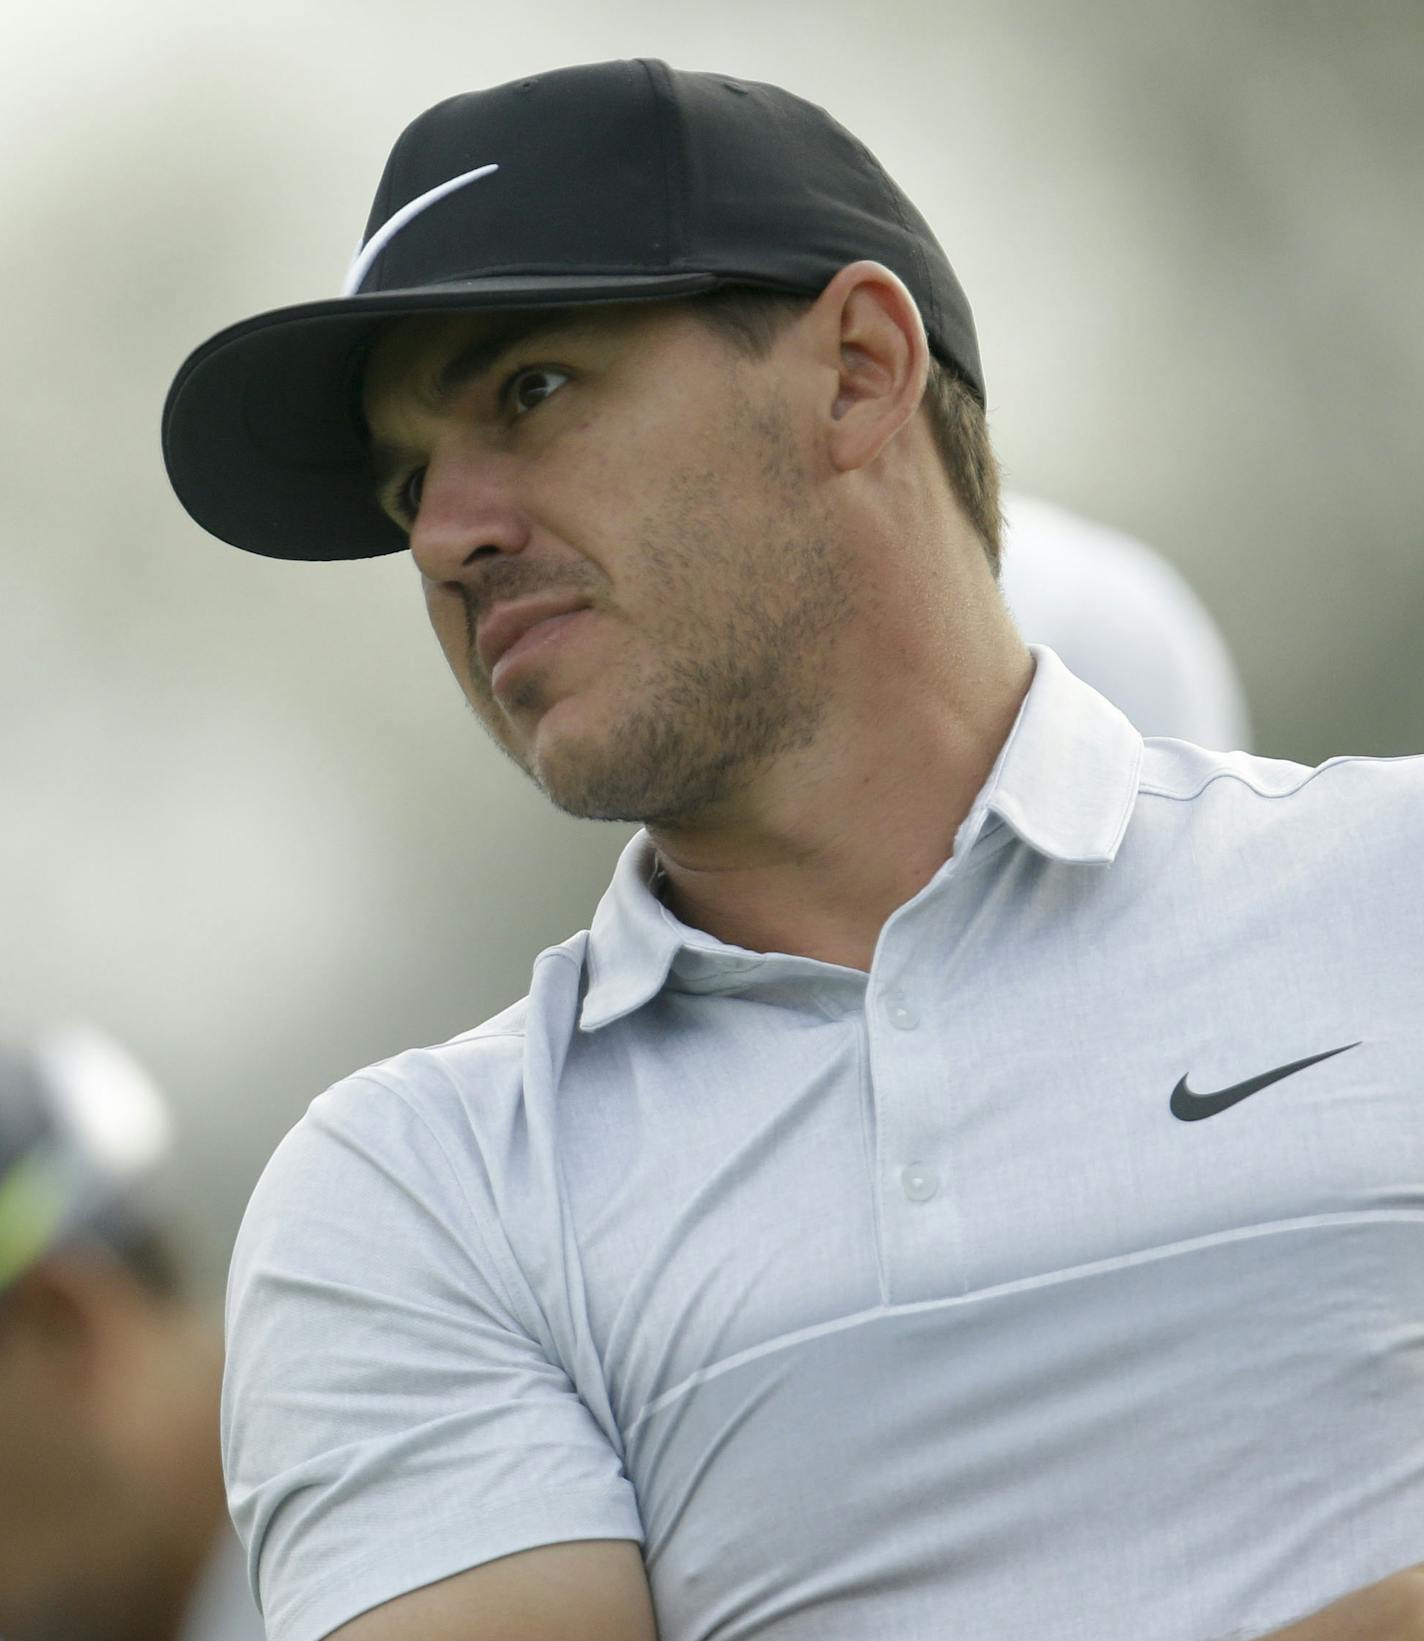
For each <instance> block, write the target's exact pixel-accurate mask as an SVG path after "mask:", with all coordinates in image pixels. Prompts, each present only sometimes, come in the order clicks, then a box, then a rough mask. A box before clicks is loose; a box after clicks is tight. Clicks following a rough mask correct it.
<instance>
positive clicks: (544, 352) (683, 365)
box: [366, 303, 853, 822]
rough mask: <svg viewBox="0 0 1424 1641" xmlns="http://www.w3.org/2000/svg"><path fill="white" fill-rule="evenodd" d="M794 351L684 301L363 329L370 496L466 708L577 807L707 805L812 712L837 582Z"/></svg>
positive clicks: (638, 816) (840, 618)
mask: <svg viewBox="0 0 1424 1641" xmlns="http://www.w3.org/2000/svg"><path fill="white" fill-rule="evenodd" d="M796 369H797V365H796V355H795V350H794V349H790V350H787V349H784V348H780V347H779V348H778V349H775V350H773V352H772V353H771V355H770V356H769V357H768V358H767V359H765V360H760V361H753V360H748V359H745V358H743V357H741V356H740V355H738V354H737V353H735V352H734V351H733V350H732V349H731V348H730V347H729V345H728V344H727V343H726V342H725V341H723V340H722V339H721V338H720V337H718V336H716V335H715V334H714V333H712V332H710V331H709V330H708V329H707V328H706V326H705V325H704V324H703V323H702V322H700V321H699V320H698V319H697V318H696V316H695V314H694V313H693V312H692V311H691V310H690V308H689V307H688V306H686V305H683V304H677V305H673V304H662V303H653V304H646V305H640V306H637V307H631V308H618V307H610V308H602V309H599V308H585V309H581V310H572V311H565V312H564V313H562V314H561V313H549V312H546V313H543V314H537V315H536V314H494V315H491V314H484V315H459V316H453V317H449V318H446V317H431V318H429V319H419V320H410V321H403V322H401V323H399V324H398V325H396V326H394V327H393V328H392V329H391V330H390V331H389V332H387V333H386V334H385V335H384V336H383V337H382V339H381V340H380V341H379V342H378V344H377V346H376V348H375V350H374V352H373V354H372V358H371V361H370V365H369V368H368V371H367V376H366V412H367V419H368V422H369V425H370V428H371V435H372V449H373V454H374V456H375V460H376V465H377V470H378V473H380V474H381V479H380V488H379V494H380V499H381V503H382V505H383V506H385V507H386V508H387V510H388V511H389V512H391V513H392V515H393V516H394V517H396V518H397V520H398V521H399V522H400V523H401V524H402V525H403V527H405V528H406V529H407V530H408V531H409V533H410V543H411V551H412V554H413V556H414V559H415V562H416V564H417V566H418V568H419V569H420V572H421V575H422V578H423V581H424V588H425V595H426V600H427V604H428V607H429V611H430V618H431V621H432V623H433V625H434V628H435V631H436V634H437V636H438V637H439V640H440V643H441V646H442V648H443V649H444V651H445V655H446V657H447V659H448V661H449V663H450V666H451V667H452V669H453V670H454V673H455V676H456V678H457V679H458V680H459V682H460V685H461V688H462V689H463V690H464V692H465V695H466V696H467V697H468V699H469V701H470V703H471V705H472V706H473V707H474V709H475V711H476V712H477V713H478V715H479V716H480V718H481V719H482V720H483V722H484V724H485V727H486V728H487V729H488V730H489V732H490V734H491V735H492V736H493V737H494V739H495V740H496V742H497V743H498V744H499V745H500V746H501V747H502V748H503V749H504V750H505V751H506V752H508V753H509V754H510V756H511V757H513V758H514V759H515V761H516V762H517V763H519V764H520V765H521V766H522V767H523V768H524V769H525V770H526V771H527V772H528V773H529V774H530V775H531V776H532V777H533V778H534V779H535V780H536V781H537V782H538V783H539V785H540V786H541V787H543V789H544V790H545V792H546V793H547V794H548V795H549V797H550V798H551V799H552V800H553V801H554V803H556V804H557V805H558V806H559V807H560V808H562V809H565V810H567V811H568V812H570V813H571V814H577V815H586V816H592V817H597V818H602V819H619V820H639V821H645V822H658V821H675V820H678V819H685V818H690V817H691V816H693V815H697V814H704V813H706V812H708V811H709V810H710V809H712V808H713V807H715V806H716V805H718V804H719V803H720V802H722V801H724V800H725V799H727V798H729V797H731V796H733V795H735V793H736V792H737V791H738V790H739V789H740V788H741V787H742V786H743V785H744V783H745V782H746V781H747V780H748V779H749V778H750V777H751V776H753V775H754V774H755V773H756V772H757V771H758V769H759V768H762V767H764V766H765V765H766V764H767V763H768V762H769V761H770V760H772V759H774V758H776V757H777V755H778V754H780V753H783V752H785V751H787V750H790V749H791V748H793V747H796V746H798V745H805V744H807V743H808V742H809V740H810V739H811V737H812V735H813V734H814V732H815V729H816V727H817V726H818V724H819V722H820V720H821V714H822V712H823V710H824V700H825V691H824V684H825V666H826V653H827V646H828V642H829V640H830V638H831V636H832V635H833V634H834V632H835V631H836V630H837V629H838V627H840V626H841V625H842V624H843V623H844V622H846V620H847V619H848V618H849V615H850V611H851V607H852V599H851V588H852V586H853V580H852V578H851V576H850V575H849V573H848V570H847V567H846V565H845V564H844V563H843V553H842V551H841V549H840V548H839V546H838V544H837V540H836V537H835V536H834V533H833V532H832V531H831V529H830V528H829V527H828V525H829V519H828V510H827V508H826V506H825V502H824V497H823V493H822V492H821V491H820V490H819V489H818V481H817V478H816V474H815V467H814V462H813V460H812V455H811V450H810V439H809V437H808V436H807V434H806V433H804V432H803V431H802V430H801V429H802V427H803V426H804V425H805V423H806V421H807V418H806V417H805V416H804V415H800V414H799V411H800V410H801V409H802V408H803V407H804V406H805V405H806V404H807V403H808V402H809V399H808V394H807V385H806V384H807V382H808V380H809V378H807V377H806V376H805V375H804V373H803V374H802V376H801V377H800V378H799V379H798V377H797V375H796ZM538 618H543V619H542V620H539V619H538ZM531 622H532V623H535V624H532V625H531Z"/></svg>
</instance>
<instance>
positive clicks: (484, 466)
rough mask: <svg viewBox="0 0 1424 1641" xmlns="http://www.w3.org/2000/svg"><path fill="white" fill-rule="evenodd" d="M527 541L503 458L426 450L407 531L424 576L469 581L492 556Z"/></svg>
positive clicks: (517, 550)
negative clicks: (428, 452) (417, 499)
mask: <svg viewBox="0 0 1424 1641" xmlns="http://www.w3.org/2000/svg"><path fill="white" fill-rule="evenodd" d="M528 543H529V521H528V519H527V517H526V516H525V514H524V512H523V510H522V509H521V508H520V506H519V505H518V502H517V501H516V499H515V496H514V487H513V473H512V471H511V468H510V462H509V458H508V457H504V456H501V455H498V454H494V455H492V454H490V453H489V452H485V451H475V450H470V449H469V448H465V449H462V450H454V451H450V450H438V451H436V452H434V453H433V454H432V455H431V458H430V461H429V463H428V465H427V466H426V469H425V476H424V479H423V481H422V483H421V490H420V506H419V509H418V511H417V513H416V516H415V523H414V524H413V525H412V526H411V531H410V551H411V556H412V557H413V558H414V559H415V562H416V566H417V568H418V569H419V570H420V573H421V574H422V575H423V576H424V577H425V578H426V579H427V580H429V581H437V582H463V581H468V580H469V579H470V578H471V576H472V575H473V574H477V573H479V572H478V570H477V568H476V567H477V566H479V565H481V564H483V563H484V561H485V560H487V559H489V558H490V557H491V556H494V555H505V554H510V553H520V552H523V551H524V549H525V547H526V546H527V545H528Z"/></svg>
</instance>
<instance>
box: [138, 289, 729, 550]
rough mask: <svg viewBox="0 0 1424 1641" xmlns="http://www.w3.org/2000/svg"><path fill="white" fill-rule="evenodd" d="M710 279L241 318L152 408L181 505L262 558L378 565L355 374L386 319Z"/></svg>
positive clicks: (302, 307)
mask: <svg viewBox="0 0 1424 1641" xmlns="http://www.w3.org/2000/svg"><path fill="white" fill-rule="evenodd" d="M724 282H725V281H724V280H723V279H722V278H719V276H718V275H716V274H711V273H681V274H628V275H614V274H606V275H601V276H593V275H587V274H585V275H578V276H573V275H561V274H549V275H513V276H509V277H506V278H497V279H480V280H470V281H468V282H465V283H461V284H449V285H440V286H429V285H427V286H422V287H420V288H419V289H415V290H403V291H400V290H397V291H379V292H373V293H372V294H370V295H366V296H350V297H333V298H330V299H329V300H327V301H322V302H305V303H301V304H299V305H297V306H295V307H288V308H277V309H274V310H273V311H271V312H269V313H262V314H258V315H257V316H256V317H255V318H252V319H244V320H242V321H241V322H240V323H238V324H236V325H230V326H229V327H228V328H227V329H226V330H222V331H219V332H218V334H217V335H216V336H214V337H213V338H211V340H209V341H207V342H205V343H204V344H203V345H202V346H201V347H200V348H197V349H195V350H194V352H193V353H191V354H190V355H189V356H188V358H187V359H186V360H185V361H184V363H183V366H182V368H181V369H180V370H179V372H178V374H177V376H176V377H175V378H174V380H173V385H172V387H171V388H170V389H169V390H168V398H167V401H166V402H165V404H164V407H163V459H164V463H165V464H166V466H167V468H168V476H169V478H170V480H171V481H172V484H173V488H174V490H175V491H176V492H177V495H178V499H179V500H180V501H181V502H182V503H183V506H184V507H185V508H186V509H187V510H188V512H189V514H191V516H192V517H193V518H194V519H195V520H196V521H197V522H198V523H199V524H200V525H202V527H203V528H204V529H205V530H208V531H210V532H211V533H212V534H213V535H215V536H217V537H218V538H219V540H221V541H226V542H229V543H230V544H231V545H232V546H234V547H242V548H245V549H246V550H247V551H248V552H250V553H262V554H264V555H266V556H267V557H269V558H295V559H338V558H375V557H377V556H378V555H379V554H382V553H395V552H400V551H401V550H402V549H403V548H404V547H405V546H406V545H407V542H406V537H405V534H404V532H403V531H401V530H399V529H398V528H397V527H396V526H395V525H394V524H393V523H392V522H391V520H390V519H388V518H387V517H386V515H385V514H384V513H383V512H382V511H381V509H380V508H379V507H378V506H377V504H376V499H375V494H374V490H373V486H372V478H371V468H370V462H369V458H368V455H367V450H366V434H365V428H364V426H363V423H362V420H361V415H360V405H359V397H358V394H359V386H360V383H359V372H360V368H361V364H362V361H363V359H364V355H365V349H366V347H367V345H368V344H369V342H370V339H371V337H372V334H373V333H374V332H375V331H376V330H377V329H378V327H379V326H380V325H381V324H382V323H384V322H385V321H387V320H390V319H393V318H402V317H406V316H410V315H415V314H423V313H439V312H456V313H458V312H461V311H477V310H481V309H485V308H500V309H520V308H561V307H582V306H585V305H591V304H597V303H616V302H652V301H670V300H672V299H674V298H677V297H683V296H696V295H698V294H700V293H702V292H704V291H709V290H712V289H714V288H715V287H716V286H718V285H720V284H722V283H724Z"/></svg>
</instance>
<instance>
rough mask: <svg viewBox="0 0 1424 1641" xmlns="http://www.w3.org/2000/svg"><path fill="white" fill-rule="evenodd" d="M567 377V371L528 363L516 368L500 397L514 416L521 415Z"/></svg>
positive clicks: (561, 383)
mask: <svg viewBox="0 0 1424 1641" xmlns="http://www.w3.org/2000/svg"><path fill="white" fill-rule="evenodd" d="M568 379H569V378H568V374H567V372H565V371H562V370H555V369H554V368H553V366H552V365H530V366H527V367H526V368H525V369H523V370H516V371H515V373H514V374H513V375H512V376H511V377H510V378H509V380H508V381H507V382H506V383H505V384H504V392H503V395H502V397H503V399H504V403H505V406H506V407H507V408H508V409H509V410H510V411H511V412H512V413H513V414H514V415H515V416H522V415H523V414H524V413H525V411H528V410H533V408H534V407H535V405H537V404H540V403H542V402H543V401H544V400H545V399H547V398H548V397H549V395H550V394H551V393H553V392H554V391H555V390H556V389H557V388H560V387H562V386H563V384H564V383H565V382H567V381H568Z"/></svg>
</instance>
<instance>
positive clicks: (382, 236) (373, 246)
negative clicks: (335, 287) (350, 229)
mask: <svg viewBox="0 0 1424 1641" xmlns="http://www.w3.org/2000/svg"><path fill="white" fill-rule="evenodd" d="M498 170H499V167H498V166H497V165H479V166H476V167H475V169H474V170H473V171H465V172H462V173H461V175H459V176H458V177H451V178H450V180H449V181H448V182H437V183H436V185H435V186H434V187H433V188H427V189H426V190H425V192H424V193H423V194H417V195H416V196H415V198H414V199H412V200H407V201H406V203H405V204H404V205H402V206H401V208H400V210H399V211H397V212H396V213H395V215H394V216H392V217H388V218H387V219H386V220H385V221H384V222H383V223H382V224H381V226H380V227H379V228H377V229H376V231H375V233H373V234H372V235H371V237H370V238H369V239H368V240H367V241H366V243H365V244H364V245H358V246H357V247H356V255H355V256H354V257H353V258H352V259H351V266H350V268H348V269H347V272H346V283H345V284H344V285H343V286H342V287H341V294H342V295H343V296H355V295H356V293H357V292H358V291H359V290H360V289H361V282H362V280H364V279H365V277H366V275H367V274H368V273H369V272H370V271H371V264H372V263H373V262H374V261H375V260H376V258H377V257H378V256H379V255H380V254H381V252H382V251H384V250H385V248H386V246H387V245H389V244H390V242H391V241H392V240H393V239H394V238H395V236H396V235H397V234H398V233H399V232H400V231H401V229H402V228H404V227H405V226H406V224H407V223H408V222H411V221H413V220H414V219H415V218H416V217H418V216H419V215H420V213H421V212H422V211H424V210H426V209H427V208H428V207H429V206H431V205H434V204H435V202H436V200H440V199H444V198H445V196H446V194H453V193H454V192H455V190H456V189H457V188H463V187H464V186H465V184H466V183H467V182H475V181H477V180H478V179H479V178H480V177H487V176H489V174H490V172H491V171H498Z"/></svg>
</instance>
